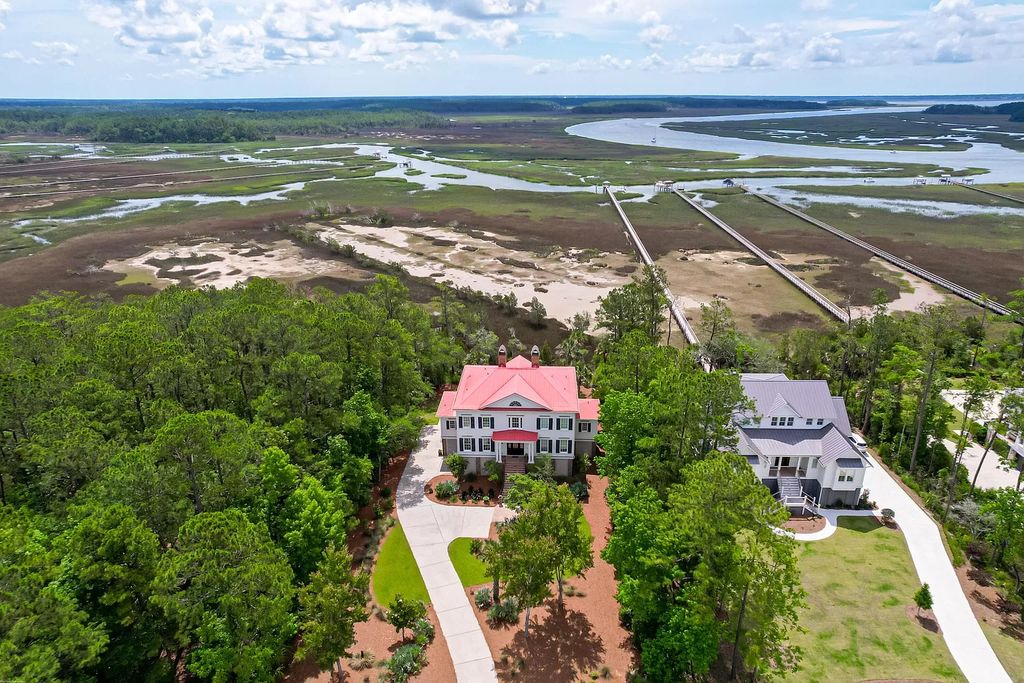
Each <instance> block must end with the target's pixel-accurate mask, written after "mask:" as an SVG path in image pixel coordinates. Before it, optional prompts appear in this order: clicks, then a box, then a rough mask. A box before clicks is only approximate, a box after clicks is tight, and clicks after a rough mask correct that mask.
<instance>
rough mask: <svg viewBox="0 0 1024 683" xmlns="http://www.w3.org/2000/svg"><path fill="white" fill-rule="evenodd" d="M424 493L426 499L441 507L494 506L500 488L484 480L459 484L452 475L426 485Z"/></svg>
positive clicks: (443, 476) (443, 475) (432, 480)
mask: <svg viewBox="0 0 1024 683" xmlns="http://www.w3.org/2000/svg"><path fill="white" fill-rule="evenodd" d="M424 493H425V494H426V496H427V499H429V500H432V501H433V502H435V503H440V504H441V505H478V506H495V505H497V504H498V495H499V494H500V493H501V487H500V486H499V485H498V484H495V483H494V482H492V481H490V480H488V479H485V478H478V479H476V480H475V481H463V482H461V483H459V482H457V481H456V480H455V477H453V476H452V475H450V474H442V475H440V476H437V477H434V478H433V479H431V480H430V482H429V483H427V485H426V487H425V488H424Z"/></svg>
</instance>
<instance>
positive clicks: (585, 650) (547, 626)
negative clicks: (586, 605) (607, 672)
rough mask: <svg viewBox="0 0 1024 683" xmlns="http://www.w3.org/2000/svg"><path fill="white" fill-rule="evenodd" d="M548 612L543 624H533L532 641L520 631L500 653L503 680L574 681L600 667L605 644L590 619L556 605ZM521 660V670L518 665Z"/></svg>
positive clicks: (531, 629) (580, 613)
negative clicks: (595, 631)
mask: <svg viewBox="0 0 1024 683" xmlns="http://www.w3.org/2000/svg"><path fill="white" fill-rule="evenodd" d="M548 609H549V610H550V611H549V612H548V614H547V616H546V618H545V619H544V621H542V622H541V623H539V624H531V626H530V635H529V638H527V637H526V636H525V635H524V634H523V632H522V631H521V630H520V631H519V632H518V633H516V635H515V637H514V638H513V639H512V642H511V643H509V644H508V645H506V646H505V647H503V648H502V649H501V655H502V658H501V660H502V661H499V662H498V664H497V672H498V675H499V677H500V678H501V679H502V680H512V679H514V680H516V681H537V682H538V683H554V682H555V681H574V680H576V679H577V678H578V677H580V676H581V675H586V672H588V671H591V670H593V669H595V668H597V667H598V666H600V664H601V662H602V660H603V655H604V653H605V647H604V643H603V642H602V641H601V639H600V638H599V637H598V636H597V635H596V634H595V633H594V629H593V626H592V625H591V623H590V620H589V619H588V618H587V616H586V615H585V614H583V613H582V612H577V611H575V610H563V609H560V608H559V607H558V605H557V604H556V603H555V602H554V601H551V602H549V603H548ZM520 660H521V661H522V662H523V666H522V669H521V670H520V668H519V666H518V665H517V664H518V662H519V661H520ZM503 662H504V663H503Z"/></svg>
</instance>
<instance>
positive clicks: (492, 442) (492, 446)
mask: <svg viewBox="0 0 1024 683" xmlns="http://www.w3.org/2000/svg"><path fill="white" fill-rule="evenodd" d="M493 452H494V441H493V440H492V441H491V453H493Z"/></svg>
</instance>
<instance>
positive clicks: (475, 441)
mask: <svg viewBox="0 0 1024 683" xmlns="http://www.w3.org/2000/svg"><path fill="white" fill-rule="evenodd" d="M476 444H477V440H476V439H473V452H474V453H475V452H476Z"/></svg>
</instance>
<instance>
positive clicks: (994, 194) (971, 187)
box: [952, 182, 1024, 204]
mask: <svg viewBox="0 0 1024 683" xmlns="http://www.w3.org/2000/svg"><path fill="white" fill-rule="evenodd" d="M952 184H953V185H959V186H960V187H966V188H967V189H968V190H974V191H975V192H981V193H982V194H987V195H991V196H992V197H999V198H1000V199H1005V200H1007V201H1010V202H1016V203H1018V204H1024V199H1022V198H1020V197H1014V196H1012V195H1008V194H1002V193H1001V192H993V191H992V190H983V189H982V188H980V187H975V186H974V185H968V184H967V183H956V182H954V183H952Z"/></svg>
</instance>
